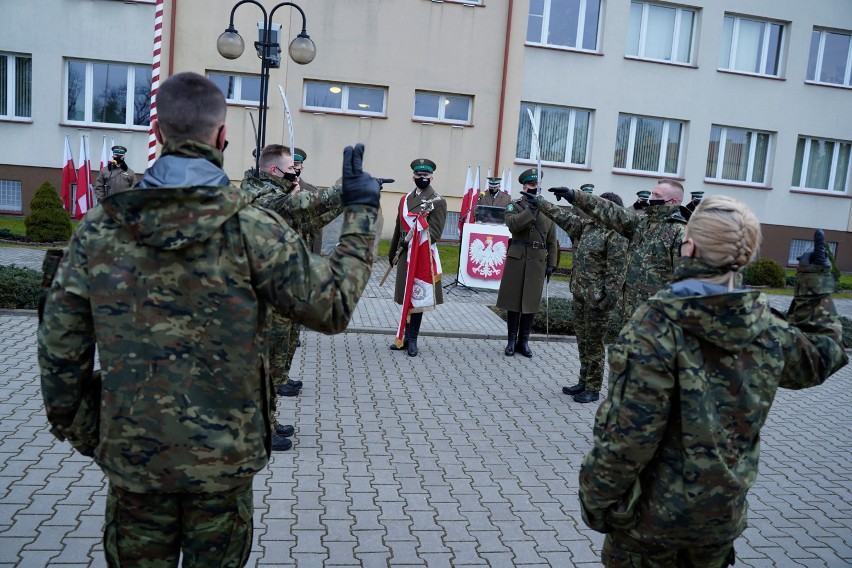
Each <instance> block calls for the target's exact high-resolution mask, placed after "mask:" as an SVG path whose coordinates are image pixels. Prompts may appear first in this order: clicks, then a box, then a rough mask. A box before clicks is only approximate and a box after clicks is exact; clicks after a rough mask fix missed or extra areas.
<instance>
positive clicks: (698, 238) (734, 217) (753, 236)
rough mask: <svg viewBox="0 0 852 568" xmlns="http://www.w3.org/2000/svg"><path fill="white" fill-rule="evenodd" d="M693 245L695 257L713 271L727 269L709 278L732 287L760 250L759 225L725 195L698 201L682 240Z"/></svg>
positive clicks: (741, 205)
mask: <svg viewBox="0 0 852 568" xmlns="http://www.w3.org/2000/svg"><path fill="white" fill-rule="evenodd" d="M686 239H692V241H693V242H694V243H695V256H696V257H697V258H700V259H701V260H703V261H704V262H706V263H707V264H708V265H710V266H713V267H716V268H726V267H727V268H729V270H730V271H729V272H728V273H727V274H723V275H721V276H717V277H714V278H708V279H707V280H709V281H711V282H716V283H717V284H727V285H728V289H729V290H731V289H733V287H734V280H735V276H736V274H737V272H738V271H740V270H742V269H743V268H744V267H745V266H746V265H747V264H748V263H749V262H751V261H752V260H753V259H754V257H755V256H756V255H757V251H758V249H759V248H760V241H761V234H760V221H758V220H757V216H755V214H754V213H753V212H752V210H751V209H749V208H748V206H747V205H746V204H745V203H743V202H742V201H739V200H738V199H734V198H733V197H728V196H725V195H713V196H711V197H708V198H706V199H704V200H702V201H701V203H700V204H699V205H698V207H696V208H695V211H694V212H693V213H692V216H691V217H690V218H689V223H687V225H686V233H685V234H684V240H686Z"/></svg>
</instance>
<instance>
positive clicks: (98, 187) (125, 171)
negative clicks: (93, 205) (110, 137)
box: [94, 146, 136, 203]
mask: <svg viewBox="0 0 852 568" xmlns="http://www.w3.org/2000/svg"><path fill="white" fill-rule="evenodd" d="M111 150H112V160H110V161H109V163H108V164H107V165H106V166H104V167H103V168H102V169H101V171H100V172H98V177H97V179H96V180H95V188H94V189H95V197H97V199H98V203H100V202H101V201H103V200H104V199H106V198H107V197H108V196H110V195H112V194H113V193H118V192H119V191H124V190H126V189H130V188H131V187H133V184H135V183H136V173H135V172H134V171H133V170H131V169H130V167H129V166H128V165H127V163H126V162H125V161H124V156H125V155H126V154H127V148H125V147H124V146H113V147H112V149H111Z"/></svg>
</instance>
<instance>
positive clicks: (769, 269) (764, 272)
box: [743, 258, 787, 288]
mask: <svg viewBox="0 0 852 568" xmlns="http://www.w3.org/2000/svg"><path fill="white" fill-rule="evenodd" d="M786 278H787V273H786V272H785V271H784V269H783V268H782V267H781V265H780V264H778V263H777V262H775V261H774V260H772V259H771V258H758V259H757V260H755V261H754V262H752V263H751V264H749V265H748V266H746V267H745V270H743V283H744V284H746V285H748V286H769V287H770V288H783V287H784V285H785V284H786Z"/></svg>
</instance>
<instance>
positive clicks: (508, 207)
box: [506, 203, 515, 211]
mask: <svg viewBox="0 0 852 568" xmlns="http://www.w3.org/2000/svg"><path fill="white" fill-rule="evenodd" d="M514 210H515V204H514V203H510V204H508V205H507V206H506V211H514Z"/></svg>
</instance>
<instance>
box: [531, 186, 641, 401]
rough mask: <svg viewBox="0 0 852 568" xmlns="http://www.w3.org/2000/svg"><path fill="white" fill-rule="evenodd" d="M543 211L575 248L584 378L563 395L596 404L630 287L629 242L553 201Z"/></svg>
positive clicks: (577, 315)
mask: <svg viewBox="0 0 852 568" xmlns="http://www.w3.org/2000/svg"><path fill="white" fill-rule="evenodd" d="M601 197H602V198H603V199H608V200H610V201H612V202H613V203H615V204H616V205H619V206H621V205H622V201H621V198H620V197H619V196H618V195H616V194H614V193H604V194H603V195H601ZM538 207H539V211H541V212H542V213H544V214H545V215H547V216H548V217H550V218H551V219H552V220H553V221H554V222H555V223H556V224H557V225H559V226H560V227H562V228H563V229H564V230H565V232H566V233H568V236H569V237H571V242H572V243H573V245H574V268H573V269H572V270H571V294H572V296H573V297H574V330H575V333H576V335H577V347H578V348H579V350H580V380H579V381H578V382H577V384H576V385H573V386H570V387H562V392H563V393H564V394H568V395H572V396H573V398H574V400H575V401H576V402H581V403H587V402H593V401H596V400H598V398H600V394H599V393H600V390H601V383H602V382H603V371H604V368H603V367H604V335H605V333H606V331H607V326H606V325H605V324H606V322H608V321H609V317H610V311H612V309H613V308H614V307H615V304H616V301H617V298H618V297H619V296H620V295H621V293H622V287H623V285H624V263H625V261H626V256H627V239H625V238H624V237H622V236H621V235H619V234H618V233H616V232H615V231H613V230H612V229H606V228H604V227H602V226H601V225H600V224H599V223H596V222H595V221H592V220H591V219H589V218H587V217H585V216H583V217H581V216H579V215H577V214H576V213H575V212H572V211H570V210H565V209H560V208H559V207H557V206H556V205H554V204H552V203H548V202H547V201H542V202H540V203H539V206H538Z"/></svg>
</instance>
